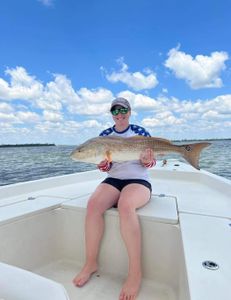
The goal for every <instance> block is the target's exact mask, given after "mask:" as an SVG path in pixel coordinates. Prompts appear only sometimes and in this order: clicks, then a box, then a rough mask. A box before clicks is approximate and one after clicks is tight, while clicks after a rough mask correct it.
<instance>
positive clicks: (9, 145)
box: [0, 143, 55, 148]
mask: <svg viewBox="0 0 231 300" xmlns="http://www.w3.org/2000/svg"><path fill="white" fill-rule="evenodd" d="M50 146H55V144H53V143H52V144H48V143H46V144H39V143H35V144H3V145H0V148H9V147H50Z"/></svg>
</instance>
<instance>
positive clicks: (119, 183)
mask: <svg viewBox="0 0 231 300" xmlns="http://www.w3.org/2000/svg"><path fill="white" fill-rule="evenodd" d="M102 183H108V184H110V185H112V186H114V187H115V188H117V190H119V191H120V192H121V191H122V189H123V188H124V187H125V186H127V185H128V184H131V183H138V184H142V185H144V186H146V187H147V188H148V189H149V191H150V193H152V185H151V183H150V182H148V181H147V180H144V179H118V178H113V177H107V178H106V179H104V181H102Z"/></svg>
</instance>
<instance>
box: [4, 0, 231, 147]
mask: <svg viewBox="0 0 231 300" xmlns="http://www.w3.org/2000/svg"><path fill="white" fill-rule="evenodd" d="M230 11H231V1H230V0H229V1H228V0H205V1H203V0H200V1H197V0H194V1H191V0H188V1H185V0H184V1H181V0H179V1H177V0H175V1H174V0H155V1H154V0H116V1H114V0H113V1H112V0H84V1H83V0H21V1H18V0H8V1H1V2H0V144H19V143H56V144H68V145H75V144H79V143H81V142H83V141H85V140H87V139H89V138H91V137H95V136H97V135H99V133H100V132H101V131H102V130H104V129H106V128H108V127H111V126H112V125H113V122H112V117H111V115H110V112H109V110H110V103H111V101H112V100H113V99H114V98H115V97H120V96H121V97H124V98H126V99H128V100H129V101H130V103H131V106H132V116H131V120H130V121H131V123H132V124H138V125H140V126H143V127H145V128H146V129H147V130H148V131H149V132H150V134H151V135H152V136H157V137H163V138H168V139H171V140H176V139H211V138H231V62H230V57H231V43H230V41H231V18H230Z"/></svg>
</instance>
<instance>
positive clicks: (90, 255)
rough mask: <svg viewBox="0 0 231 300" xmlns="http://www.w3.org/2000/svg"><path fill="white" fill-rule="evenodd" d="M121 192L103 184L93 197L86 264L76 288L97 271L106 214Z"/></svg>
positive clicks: (88, 215)
mask: <svg viewBox="0 0 231 300" xmlns="http://www.w3.org/2000/svg"><path fill="white" fill-rule="evenodd" d="M119 194H120V191H119V190H117V189H116V188H115V187H113V186H111V185H109V184H107V183H101V184H100V185H99V186H98V187H97V189H96V190H95V192H94V193H93V194H92V195H91V197H90V199H89V201H88V206H87V214H86V219H85V244H86V262H85V265H84V267H83V269H82V270H81V272H80V273H79V274H78V275H77V276H76V277H75V278H74V279H73V283H74V284H75V285H76V286H79V287H81V286H83V285H84V284H85V283H86V282H87V281H88V280H89V278H90V276H91V274H92V273H94V272H95V271H96V270H97V259H98V253H99V247H100V242H101V239H102V236H103V231H104V218H103V214H104V212H105V211H106V210H107V209H109V208H110V207H112V206H113V205H114V204H116V203H117V201H118V199H119Z"/></svg>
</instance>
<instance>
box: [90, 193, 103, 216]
mask: <svg viewBox="0 0 231 300" xmlns="http://www.w3.org/2000/svg"><path fill="white" fill-rule="evenodd" d="M103 213H104V209H103V208H102V206H101V205H100V202H99V201H98V198H97V197H91V198H90V199H89V201H88V204H87V214H88V215H93V214H103Z"/></svg>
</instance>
